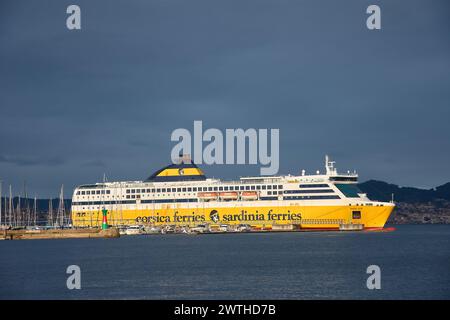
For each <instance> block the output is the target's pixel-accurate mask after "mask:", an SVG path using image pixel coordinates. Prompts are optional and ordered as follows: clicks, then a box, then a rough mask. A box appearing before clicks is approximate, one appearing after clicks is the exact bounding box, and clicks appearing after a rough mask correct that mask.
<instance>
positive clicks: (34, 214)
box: [33, 195, 37, 226]
mask: <svg viewBox="0 0 450 320" xmlns="http://www.w3.org/2000/svg"><path fill="white" fill-rule="evenodd" d="M36 218H37V197H36V195H35V196H34V204H33V225H34V226H36V225H37V224H36Z"/></svg>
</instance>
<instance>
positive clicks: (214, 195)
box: [197, 192, 217, 201]
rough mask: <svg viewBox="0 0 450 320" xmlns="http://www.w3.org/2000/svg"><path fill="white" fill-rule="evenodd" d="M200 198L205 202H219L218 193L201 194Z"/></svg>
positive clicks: (199, 194)
mask: <svg viewBox="0 0 450 320" xmlns="http://www.w3.org/2000/svg"><path fill="white" fill-rule="evenodd" d="M197 196H198V198H199V199H201V200H205V201H210V200H217V192H199V193H198V194H197Z"/></svg>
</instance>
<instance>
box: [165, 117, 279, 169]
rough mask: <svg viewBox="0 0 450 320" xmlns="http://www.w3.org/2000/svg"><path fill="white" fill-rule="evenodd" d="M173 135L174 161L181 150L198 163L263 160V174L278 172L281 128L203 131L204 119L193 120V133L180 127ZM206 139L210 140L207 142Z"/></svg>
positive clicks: (257, 162)
mask: <svg viewBox="0 0 450 320" xmlns="http://www.w3.org/2000/svg"><path fill="white" fill-rule="evenodd" d="M269 138H270V152H269ZM170 139H171V141H177V142H178V143H177V144H176V145H175V146H174V147H173V148H172V152H171V158H172V162H173V163H175V162H176V161H177V159H178V158H179V156H180V154H190V155H193V157H192V160H193V162H194V163H195V164H202V163H205V164H260V165H262V166H264V167H261V169H260V173H261V175H274V174H277V173H278V169H279V158H280V156H279V153H280V130H279V129H270V130H269V129H253V128H250V129H246V130H244V129H226V130H225V133H223V132H222V131H221V130H219V129H215V128H210V129H207V130H205V131H204V132H203V123H202V121H194V132H193V134H191V132H190V131H189V130H188V129H184V128H178V129H176V130H174V131H173V132H172V135H171V137H170ZM224 139H225V141H224ZM204 142H208V143H207V144H206V145H205V146H204V145H203V143H204Z"/></svg>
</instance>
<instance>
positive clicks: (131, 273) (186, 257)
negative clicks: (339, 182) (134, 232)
mask: <svg viewBox="0 0 450 320" xmlns="http://www.w3.org/2000/svg"><path fill="white" fill-rule="evenodd" d="M396 228H397V230H396V231H394V232H388V233H361V232H359V233H358V232H349V233H337V232H332V233H318V232H314V233H267V234H228V235H226V234H225V235H200V236H188V235H165V236H129V237H122V238H119V239H61V240H22V241H0V283H1V284H0V299H450V226H448V225H433V226H432V225H421V226H413V225H411V226H409V225H407V226H397V227H396ZM373 264H375V265H378V266H380V268H381V286H382V288H381V290H368V289H367V287H366V280H367V277H368V276H369V275H368V274H366V268H367V266H369V265H373ZM69 265H78V266H80V268H81V290H68V289H67V287H66V279H67V277H68V275H67V274H66V268H67V266H69Z"/></svg>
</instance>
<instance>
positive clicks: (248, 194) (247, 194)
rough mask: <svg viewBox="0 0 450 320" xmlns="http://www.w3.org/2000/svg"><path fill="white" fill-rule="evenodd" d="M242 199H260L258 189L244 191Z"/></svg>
mask: <svg viewBox="0 0 450 320" xmlns="http://www.w3.org/2000/svg"><path fill="white" fill-rule="evenodd" d="M241 199H242V200H258V193H257V192H256V191H244V192H242V194H241Z"/></svg>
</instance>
